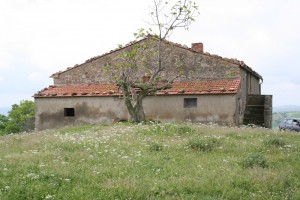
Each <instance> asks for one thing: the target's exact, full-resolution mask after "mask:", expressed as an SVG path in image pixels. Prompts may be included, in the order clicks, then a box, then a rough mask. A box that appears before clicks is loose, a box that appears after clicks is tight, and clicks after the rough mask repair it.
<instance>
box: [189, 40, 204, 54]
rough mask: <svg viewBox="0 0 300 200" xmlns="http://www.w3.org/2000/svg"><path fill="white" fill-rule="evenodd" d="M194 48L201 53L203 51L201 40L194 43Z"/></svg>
mask: <svg viewBox="0 0 300 200" xmlns="http://www.w3.org/2000/svg"><path fill="white" fill-rule="evenodd" d="M192 49H193V50H195V51H197V52H199V53H203V43H201V42H198V43H192Z"/></svg>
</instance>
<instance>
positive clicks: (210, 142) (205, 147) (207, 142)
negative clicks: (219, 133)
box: [189, 138, 219, 151]
mask: <svg viewBox="0 0 300 200" xmlns="http://www.w3.org/2000/svg"><path fill="white" fill-rule="evenodd" d="M217 145H219V141H218V139H216V138H206V139H194V140H190V141H189V146H190V147H191V148H192V149H194V150H196V151H211V150H213V148H214V147H216V146H217Z"/></svg>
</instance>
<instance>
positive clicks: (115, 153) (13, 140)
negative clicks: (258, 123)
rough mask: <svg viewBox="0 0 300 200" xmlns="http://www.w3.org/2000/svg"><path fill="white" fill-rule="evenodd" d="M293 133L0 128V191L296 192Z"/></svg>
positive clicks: (142, 195) (285, 195) (188, 127)
mask: <svg viewBox="0 0 300 200" xmlns="http://www.w3.org/2000/svg"><path fill="white" fill-rule="evenodd" d="M299 137H300V135H299V134H297V133H291V132H278V131H276V130H273V131H272V130H267V129H263V128H247V127H243V128H230V127H219V126H216V125H192V124H148V125H133V124H126V123H120V124H113V125H107V124H98V125H82V126H77V127H69V128H63V129H58V130H48V131H42V132H31V133H23V134H15V135H7V136H0V199H1V200H14V199H16V200H19V199H203V200H212V199H230V200H231V199H300V139H299Z"/></svg>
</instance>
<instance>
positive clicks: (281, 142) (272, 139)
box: [265, 138, 286, 147]
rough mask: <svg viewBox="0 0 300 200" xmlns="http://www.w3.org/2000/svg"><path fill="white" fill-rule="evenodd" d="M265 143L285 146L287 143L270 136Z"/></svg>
mask: <svg viewBox="0 0 300 200" xmlns="http://www.w3.org/2000/svg"><path fill="white" fill-rule="evenodd" d="M265 144H266V145H269V146H275V147H284V146H285V145H286V143H285V142H284V141H283V140H282V139H280V138H269V139H268V140H266V141H265Z"/></svg>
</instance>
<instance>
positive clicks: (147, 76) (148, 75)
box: [143, 73, 150, 83]
mask: <svg viewBox="0 0 300 200" xmlns="http://www.w3.org/2000/svg"><path fill="white" fill-rule="evenodd" d="M149 80H150V74H148V73H146V74H145V75H144V76H143V83H147V82H149Z"/></svg>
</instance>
